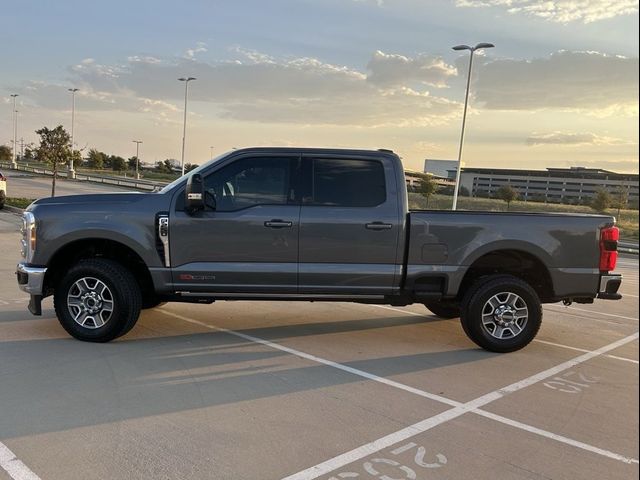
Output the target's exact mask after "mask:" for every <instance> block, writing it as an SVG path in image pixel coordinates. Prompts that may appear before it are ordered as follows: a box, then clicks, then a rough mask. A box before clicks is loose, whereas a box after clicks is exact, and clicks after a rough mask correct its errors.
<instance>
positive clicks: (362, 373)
mask: <svg viewBox="0 0 640 480" xmlns="http://www.w3.org/2000/svg"><path fill="white" fill-rule="evenodd" d="M158 311H159V312H162V313H164V314H166V315H169V316H172V317H175V318H178V319H180V320H184V321H185V322H189V323H193V324H195V325H200V326H202V327H205V328H209V329H211V330H217V331H219V332H224V333H228V334H230V335H234V336H236V337H240V338H242V339H244V340H248V341H250V342H253V343H259V344H261V345H265V346H267V347H271V348H274V349H276V350H280V351H283V352H286V353H289V354H291V355H295V356H296V357H300V358H305V359H307V360H311V361H312V362H316V363H321V364H323V365H327V366H329V367H333V368H337V369H338V370H342V371H344V372H349V373H352V374H354V375H358V376H359V377H364V378H366V379H368V380H373V381H374V382H379V383H384V384H385V385H389V386H390V387H394V388H398V389H400V390H404V391H405V392H409V393H413V394H415V395H419V396H421V397H425V398H428V399H430V400H435V401H436V402H440V403H446V404H447V405H451V406H459V405H460V402H456V401H455V400H450V399H448V398H446V397H442V396H440V395H436V394H433V393H429V392H425V391H423V390H420V389H418V388H413V387H410V386H408V385H404V384H403V383H399V382H394V381H393V380H389V379H388V378H384V377H379V376H378V375H374V374H373V373H369V372H365V371H363V370H359V369H357V368H353V367H348V366H347V365H342V364H341V363H337V362H333V361H331V360H327V359H324V358H321V357H316V356H315V355H311V354H309V353H306V352H301V351H300V350H295V349H293V348H289V347H285V346H284V345H280V344H278V343H273V342H270V341H269V340H264V339H262V338H258V337H254V336H252V335H247V334H244V333H241V332H236V331H234V330H228V329H226V328H221V327H216V326H215V325H210V324H208V323H205V322H201V321H199V320H195V319H193V318H190V317H185V316H184V315H180V314H177V313H173V312H170V311H168V310H158Z"/></svg>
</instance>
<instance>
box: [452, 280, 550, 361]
mask: <svg viewBox="0 0 640 480" xmlns="http://www.w3.org/2000/svg"><path fill="white" fill-rule="evenodd" d="M460 321H461V322H462V328H463V329H464V331H465V333H466V334H467V336H468V337H469V338H470V339H471V340H472V341H473V342H475V343H476V344H477V345H478V346H480V347H482V348H484V349H485V350H489V351H491V352H499V353H506V352H513V351H516V350H520V349H521V348H524V347H525V346H527V345H528V344H529V343H530V342H531V341H532V340H533V339H534V338H535V336H536V334H537V333H538V330H539V329H540V325H541V323H542V305H541V304H540V299H539V298H538V295H537V293H536V292H535V290H534V289H533V288H531V286H530V285H529V284H528V283H526V282H523V281H522V280H520V279H519V278H516V277H513V276H511V275H492V276H489V277H483V278H482V279H481V280H479V281H477V282H476V283H475V284H474V285H473V286H472V287H471V288H470V289H469V291H468V292H467V293H466V295H465V298H464V301H463V308H462V311H461V316H460Z"/></svg>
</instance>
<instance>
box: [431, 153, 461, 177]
mask: <svg viewBox="0 0 640 480" xmlns="http://www.w3.org/2000/svg"><path fill="white" fill-rule="evenodd" d="M457 168H458V161H457V160H435V159H430V158H427V159H426V160H425V161H424V173H430V174H431V175H434V176H436V177H440V178H454V179H455V178H456V169H457ZM451 172H453V174H452V173H451Z"/></svg>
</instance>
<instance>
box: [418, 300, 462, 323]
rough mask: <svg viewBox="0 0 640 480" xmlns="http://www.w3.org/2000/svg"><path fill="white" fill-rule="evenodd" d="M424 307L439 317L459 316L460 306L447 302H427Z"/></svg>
mask: <svg viewBox="0 0 640 480" xmlns="http://www.w3.org/2000/svg"><path fill="white" fill-rule="evenodd" d="M424 306H425V307H427V308H428V309H429V311H431V313H433V314H434V315H435V316H436V317H439V318H445V319H449V318H457V317H459V316H460V306H459V305H457V304H455V303H449V302H427V303H425V304H424Z"/></svg>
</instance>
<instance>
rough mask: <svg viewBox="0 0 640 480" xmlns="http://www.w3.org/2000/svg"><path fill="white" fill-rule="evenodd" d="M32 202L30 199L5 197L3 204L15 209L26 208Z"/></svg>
mask: <svg viewBox="0 0 640 480" xmlns="http://www.w3.org/2000/svg"><path fill="white" fill-rule="evenodd" d="M31 202H33V199H32V198H16V197H7V199H6V201H5V203H6V205H11V206H12V207H17V208H27V207H28V206H29V205H31Z"/></svg>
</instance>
